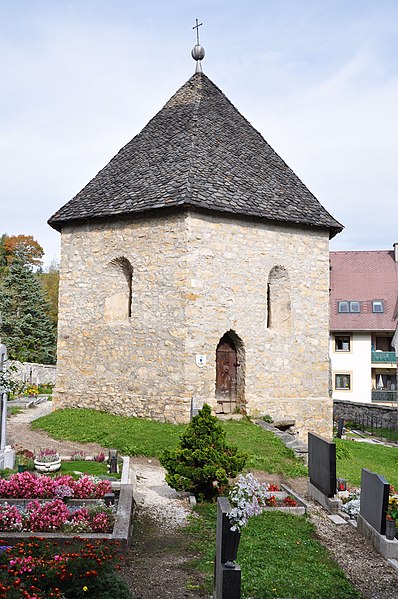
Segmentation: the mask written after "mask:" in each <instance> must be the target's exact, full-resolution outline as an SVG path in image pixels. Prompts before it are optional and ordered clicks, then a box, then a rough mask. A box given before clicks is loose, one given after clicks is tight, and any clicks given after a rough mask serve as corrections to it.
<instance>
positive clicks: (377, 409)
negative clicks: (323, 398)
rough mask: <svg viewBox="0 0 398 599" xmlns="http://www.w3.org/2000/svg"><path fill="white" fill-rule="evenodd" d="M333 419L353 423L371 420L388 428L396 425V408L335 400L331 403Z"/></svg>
mask: <svg viewBox="0 0 398 599" xmlns="http://www.w3.org/2000/svg"><path fill="white" fill-rule="evenodd" d="M333 418H334V420H337V419H338V418H344V419H345V420H353V421H358V420H361V419H363V418H368V419H369V420H370V419H372V418H373V419H374V421H376V420H377V421H378V422H379V424H378V426H381V424H383V426H386V428H389V427H390V426H392V427H395V426H396V424H397V408H396V407H390V406H380V405H377V404H370V403H359V402H356V401H342V400H340V399H335V400H334V401H333Z"/></svg>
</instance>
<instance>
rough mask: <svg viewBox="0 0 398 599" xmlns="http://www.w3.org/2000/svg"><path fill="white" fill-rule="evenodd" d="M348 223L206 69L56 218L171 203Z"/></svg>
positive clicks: (310, 222) (60, 221) (329, 225)
mask: <svg viewBox="0 0 398 599" xmlns="http://www.w3.org/2000/svg"><path fill="white" fill-rule="evenodd" d="M179 206H180V207H193V208H197V209H204V210H211V211H216V212H222V213H230V214H231V213H232V214H236V215H237V216H239V215H245V216H250V217H255V218H261V219H266V220H269V221H277V222H279V223H281V222H282V223H291V224H298V225H307V226H313V227H321V228H324V229H325V228H326V229H328V230H329V232H330V236H331V237H332V236H333V235H335V234H336V233H338V232H339V231H341V229H342V228H343V227H342V225H341V224H340V223H339V222H337V221H336V220H335V219H334V218H333V217H332V216H331V215H330V214H329V213H328V212H327V211H326V210H325V209H324V208H323V206H322V205H321V204H320V203H319V202H318V200H317V199H316V198H315V197H314V196H313V195H312V193H311V192H310V191H309V190H308V189H307V188H306V187H305V185H304V184H303V183H302V182H301V181H300V179H299V178H298V177H297V176H296V175H295V174H294V172H293V171H292V170H291V169H290V168H289V167H288V166H287V165H286V164H285V162H284V161H283V160H282V159H281V158H280V157H279V156H278V154H276V152H274V150H273V149H272V148H271V147H270V145H269V144H268V143H267V142H266V141H265V140H264V138H263V137H262V136H261V135H260V133H258V131H256V130H255V129H254V128H253V127H252V126H251V125H250V123H249V122H248V121H247V120H246V119H245V118H244V117H243V116H242V115H241V114H240V113H239V112H238V110H237V109H236V108H235V107H234V106H233V105H232V104H231V102H230V101H229V100H228V99H227V98H226V97H225V95H224V94H223V93H222V92H221V91H220V90H219V89H218V87H217V86H216V85H214V83H213V82H212V81H210V79H209V78H208V77H206V75H204V74H203V73H196V74H195V75H193V76H192V77H191V78H190V79H189V80H188V81H187V82H186V83H185V84H184V85H183V86H182V87H181V88H180V89H179V90H178V91H177V92H176V93H175V94H174V96H173V97H172V98H171V99H170V100H169V101H168V102H167V104H166V105H165V106H164V107H163V108H162V109H161V110H160V112H158V114H157V115H156V116H155V117H154V118H153V119H152V120H151V121H149V123H148V124H147V125H146V127H144V129H143V130H142V131H141V132H140V133H139V134H138V135H136V136H135V137H134V138H133V139H132V140H131V141H130V142H129V143H128V144H127V145H125V146H124V147H123V148H122V149H121V150H120V151H119V152H118V154H116V156H115V157H114V158H112V160H111V161H110V162H109V164H107V165H106V166H105V167H104V168H103V169H102V170H101V171H100V172H99V173H98V174H97V175H96V176H95V177H94V178H93V179H92V180H91V181H90V182H89V183H88V184H87V185H86V186H85V187H84V188H83V189H82V190H81V191H80V192H79V193H78V194H77V195H76V196H75V197H74V198H73V199H72V200H70V201H69V202H68V203H67V204H65V205H64V206H63V207H62V208H61V209H60V210H58V211H57V212H56V213H55V214H54V215H53V216H52V217H51V218H50V219H49V221H48V222H49V224H50V225H51V226H52V227H53V228H55V229H57V230H61V229H62V227H63V226H64V225H66V224H69V223H72V222H73V223H78V222H79V221H86V220H90V219H98V218H100V219H104V218H107V217H108V218H110V217H112V218H114V217H118V216H127V215H129V216H134V215H139V213H141V212H144V211H145V212H147V211H151V210H160V209H162V208H167V207H179Z"/></svg>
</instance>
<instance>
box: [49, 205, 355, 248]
mask: <svg viewBox="0 0 398 599" xmlns="http://www.w3.org/2000/svg"><path fill="white" fill-rule="evenodd" d="M181 210H186V211H189V210H191V211H194V212H199V213H204V214H218V215H222V216H224V217H227V218H235V219H242V220H249V221H252V222H253V221H256V222H270V223H274V224H277V225H280V226H291V227H299V228H305V229H307V228H310V229H323V230H326V231H329V239H332V238H333V237H335V235H337V234H338V233H340V232H341V231H342V230H343V229H344V227H343V225H340V223H338V225H339V226H336V227H334V226H328V225H326V224H319V225H317V224H313V223H308V222H307V223H306V222H301V221H288V220H282V219H280V220H278V219H275V218H270V217H266V216H260V215H255V214H247V213H244V212H237V211H236V212H232V211H231V212H229V211H227V210H214V209H211V208H205V207H203V206H198V205H196V204H195V203H190V202H184V203H183V204H177V205H173V206H162V207H159V208H152V209H148V210H137V211H134V212H127V213H121V214H109V215H101V216H96V217H85V218H75V219H68V220H61V219H59V220H58V219H57V218H53V217H51V218H49V220H48V221H47V223H48V224H49V225H50V227H52V228H53V229H55V230H56V231H58V232H59V233H61V232H62V228H63V227H66V226H78V225H87V224H89V223H100V222H104V221H108V222H115V221H118V220H123V221H127V220H132V219H135V218H142V217H145V216H150V215H156V216H157V215H159V214H160V213H167V214H170V213H173V212H174V213H175V212H180V211H181ZM336 223H337V221H336Z"/></svg>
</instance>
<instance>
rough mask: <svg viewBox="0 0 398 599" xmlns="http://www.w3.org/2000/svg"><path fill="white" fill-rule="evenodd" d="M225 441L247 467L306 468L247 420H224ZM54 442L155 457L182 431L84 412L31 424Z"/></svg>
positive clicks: (287, 471)
mask: <svg viewBox="0 0 398 599" xmlns="http://www.w3.org/2000/svg"><path fill="white" fill-rule="evenodd" d="M223 424H224V426H225V430H226V432H227V441H228V443H229V444H231V445H237V446H238V448H239V449H240V450H241V451H244V452H245V453H247V454H248V456H249V459H248V463H247V466H246V467H247V468H248V469H251V468H256V469H259V470H265V471H267V472H270V473H278V474H281V475H283V476H286V477H287V478H290V477H295V476H305V475H306V473H307V469H306V467H305V465H304V464H303V462H302V461H301V460H298V459H297V458H296V457H295V455H294V453H293V451H291V450H290V449H286V447H285V446H284V445H283V443H282V442H281V441H280V440H279V439H278V438H277V437H275V435H273V434H272V433H270V432H269V431H265V430H264V429H262V428H260V427H259V426H256V425H254V424H252V423H251V422H250V421H249V420H240V421H233V420H230V421H226V422H224V423H223ZM32 427H33V428H42V429H44V430H45V431H47V432H48V433H49V435H51V437H53V438H54V439H69V440H71V441H79V442H81V443H99V444H100V445H102V446H104V447H113V448H115V449H118V450H119V451H120V452H122V453H125V454H127V455H144V456H148V457H159V456H160V454H161V453H162V452H163V451H164V450H165V449H173V448H175V447H176V446H177V444H178V441H179V437H180V435H181V434H182V432H183V431H184V430H185V426H184V425H182V424H177V425H176V424H169V423H161V422H155V421H153V420H145V419H143V418H128V417H126V416H115V415H113V414H109V413H105V412H97V411H96V410H87V409H70V408H68V409H65V410H56V411H55V412H52V413H51V414H49V415H48V416H43V417H42V418H39V419H37V420H34V421H33V423H32Z"/></svg>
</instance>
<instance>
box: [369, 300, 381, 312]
mask: <svg viewBox="0 0 398 599" xmlns="http://www.w3.org/2000/svg"><path fill="white" fill-rule="evenodd" d="M372 312H375V313H376V314H381V313H383V312H384V306H383V302H382V301H381V300H373V302H372Z"/></svg>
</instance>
